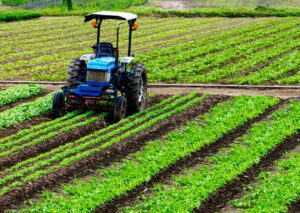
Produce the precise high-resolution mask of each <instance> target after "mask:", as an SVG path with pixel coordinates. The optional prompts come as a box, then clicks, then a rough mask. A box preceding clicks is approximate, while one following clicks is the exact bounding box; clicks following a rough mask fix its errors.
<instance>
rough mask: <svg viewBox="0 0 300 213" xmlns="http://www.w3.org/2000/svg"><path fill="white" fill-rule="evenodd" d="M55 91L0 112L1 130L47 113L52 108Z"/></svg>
mask: <svg viewBox="0 0 300 213" xmlns="http://www.w3.org/2000/svg"><path fill="white" fill-rule="evenodd" d="M52 101H53V93H50V94H48V95H46V96H44V97H41V98H37V99H35V100H34V101H32V102H27V103H23V104H20V105H18V106H16V107H14V108H12V109H8V110H6V111H4V112H0V131H1V130H2V129H3V128H7V127H11V126H13V125H15V124H17V123H19V122H22V121H25V120H29V119H31V118H34V117H37V116H40V115H42V114H45V113H47V112H49V111H50V110H51V107H52Z"/></svg>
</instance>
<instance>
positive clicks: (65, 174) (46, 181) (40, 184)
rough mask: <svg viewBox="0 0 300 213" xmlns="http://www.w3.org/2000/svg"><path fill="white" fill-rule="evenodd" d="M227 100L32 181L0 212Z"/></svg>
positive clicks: (0, 201)
mask: <svg viewBox="0 0 300 213" xmlns="http://www.w3.org/2000/svg"><path fill="white" fill-rule="evenodd" d="M227 99H228V98H227V97H223V96H210V97H208V98H206V99H205V100H203V101H202V102H200V103H198V104H195V105H193V106H192V107H190V108H188V109H187V110H185V111H183V112H181V113H178V114H176V115H174V116H172V117H170V118H168V119H165V120H163V121H161V122H159V123H157V124H155V125H153V126H152V127H150V128H149V129H147V131H143V132H141V133H139V134H136V135H132V136H131V137H129V138H127V139H125V140H123V141H121V142H119V143H117V144H115V145H112V146H110V147H109V148H107V149H105V150H103V151H101V152H98V153H95V154H93V155H90V156H88V157H87V158H85V159H82V160H80V161H76V162H74V163H73V164H72V165H70V166H67V167H63V168H60V169H57V170H56V171H54V172H51V173H49V174H47V175H45V176H42V177H41V178H39V179H37V180H35V181H32V182H30V183H27V184H24V185H22V186H20V187H16V188H14V189H12V190H11V191H9V192H8V193H6V194H5V195H3V196H2V197H1V198H0V208H2V209H6V208H12V207H16V205H17V204H20V203H21V202H22V201H24V200H26V199H28V198H30V197H33V196H34V195H36V194H37V193H38V192H41V191H43V190H45V189H52V188H53V187H56V186H59V185H60V184H61V183H64V182H69V181H70V180H72V178H74V177H76V178H78V177H83V176H86V175H89V174H91V173H92V172H93V170H95V169H97V168H102V167H107V166H109V165H111V163H113V162H115V161H119V160H121V159H123V158H124V157H126V156H127V155H128V154H130V153H133V152H136V151H139V150H140V149H141V148H142V147H143V146H144V144H145V143H146V142H147V141H149V140H155V139H157V138H160V137H161V136H163V135H164V134H166V133H168V132H170V131H172V130H174V129H176V128H178V127H179V126H181V125H183V124H185V123H187V122H188V121H189V120H191V119H192V118H194V117H196V116H197V115H199V114H203V113H205V112H207V111H208V110H209V109H210V107H211V106H213V105H215V104H216V103H218V102H220V101H224V100H227Z"/></svg>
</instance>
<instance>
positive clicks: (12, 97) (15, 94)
mask: <svg viewBox="0 0 300 213" xmlns="http://www.w3.org/2000/svg"><path fill="white" fill-rule="evenodd" d="M45 91H46V89H45V88H44V87H43V86H41V85H38V84H28V85H17V86H13V87H9V88H8V89H6V90H3V91H0V107H1V106H4V105H6V104H10V103H13V102H16V101H18V100H21V99H25V98H30V97H32V96H35V95H39V94H41V93H43V92H45Z"/></svg>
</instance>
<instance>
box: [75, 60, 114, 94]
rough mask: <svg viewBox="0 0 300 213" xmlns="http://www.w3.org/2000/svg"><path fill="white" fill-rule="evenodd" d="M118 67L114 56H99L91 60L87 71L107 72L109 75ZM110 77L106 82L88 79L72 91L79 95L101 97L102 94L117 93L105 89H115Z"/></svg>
mask: <svg viewBox="0 0 300 213" xmlns="http://www.w3.org/2000/svg"><path fill="white" fill-rule="evenodd" d="M116 69H117V67H116V64H115V57H112V56H105V55H104V56H99V58H96V59H94V60H91V61H89V62H88V64H87V72H105V73H107V74H108V75H109V76H111V75H112V73H113V72H116ZM110 79H111V78H110V77H109V79H108V81H105V82H98V81H92V80H88V81H87V82H86V83H80V84H79V86H78V88H76V89H73V90H71V92H72V93H73V94H75V95H78V96H93V97H100V96H102V95H116V94H115V93H112V92H106V91H104V89H103V88H104V87H105V88H107V87H110V89H113V85H111V82H110V81H111V80H110Z"/></svg>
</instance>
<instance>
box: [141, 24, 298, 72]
mask: <svg viewBox="0 0 300 213" xmlns="http://www.w3.org/2000/svg"><path fill="white" fill-rule="evenodd" d="M299 23H300V22H299V21H298V20H297V21H292V22H291V23H286V20H275V21H271V22H266V23H264V24H258V25H254V26H249V27H245V28H242V29H240V30H234V31H230V32H229V33H228V32H225V33H223V37H224V36H226V37H228V36H231V37H229V38H228V39H226V40H221V39H219V40H215V42H211V43H208V42H207V39H203V38H202V39H195V40H194V41H193V42H191V43H188V44H185V45H176V46H174V47H173V48H169V50H170V49H173V51H172V50H171V51H169V52H167V53H166V52H165V49H163V50H161V51H159V50H158V52H159V55H160V57H159V58H158V59H157V60H150V61H147V60H142V61H144V62H145V64H146V66H147V67H151V71H152V72H158V71H159V70H161V69H164V68H166V67H168V66H169V65H172V64H173V63H174V61H176V63H181V62H186V61H187V62H191V61H192V60H193V59H194V58H197V57H199V56H201V55H204V54H207V53H210V52H213V51H217V50H222V49H225V48H229V47H232V46H234V45H238V44H240V43H242V42H244V41H251V40H255V38H256V37H259V36H262V35H266V34H269V33H272V32H276V31H275V30H274V29H273V28H270V29H266V28H267V27H268V26H270V25H273V24H276V26H278V30H284V29H288V28H290V27H293V26H295V25H297V24H299ZM276 28H277V27H276ZM244 36H245V37H244ZM252 36H253V37H252ZM216 37H217V38H222V34H221V35H220V34H218V35H216ZM231 45H232V46H231ZM197 46H201V47H202V48H195V47H197ZM174 51H176V52H177V54H175V55H174V54H172V52H173V53H174ZM179 51H180V52H179ZM162 53H165V55H163V54H162ZM145 55H146V56H148V55H151V52H150V53H149V54H147V53H146V54H145ZM142 57H145V56H144V55H142ZM172 57H173V58H172ZM171 58H172V59H171Z"/></svg>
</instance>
